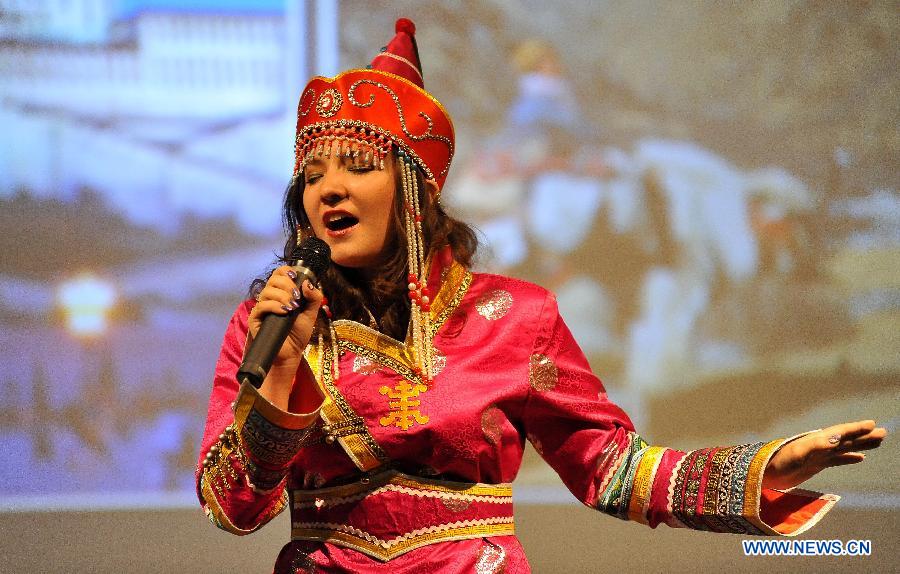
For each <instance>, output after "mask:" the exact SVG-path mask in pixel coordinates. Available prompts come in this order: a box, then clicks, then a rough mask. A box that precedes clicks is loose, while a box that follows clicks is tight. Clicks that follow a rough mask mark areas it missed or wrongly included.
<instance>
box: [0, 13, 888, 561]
mask: <svg viewBox="0 0 900 574" xmlns="http://www.w3.org/2000/svg"><path fill="white" fill-rule="evenodd" d="M399 16H408V17H410V18H412V19H413V20H414V21H415V22H416V25H417V39H418V44H419V49H420V55H421V60H422V64H423V67H424V70H423V71H424V77H425V85H426V87H427V89H428V90H429V91H430V92H431V93H433V94H434V95H435V96H436V97H437V98H438V99H439V100H440V101H441V102H442V103H443V104H444V105H445V106H446V107H447V108H448V110H449V112H450V114H451V116H452V117H453V119H454V122H455V126H456V131H457V146H456V147H457V154H456V157H455V159H454V165H453V168H452V169H451V170H450V176H449V179H448V180H447V184H446V187H445V190H444V193H443V195H442V198H443V201H444V203H445V205H447V206H448V209H450V210H451V211H452V212H453V213H454V214H455V215H457V216H458V217H461V218H462V219H464V220H466V221H469V222H471V223H474V224H475V226H476V227H477V228H478V230H479V232H480V233H481V238H482V240H483V242H484V245H483V249H482V253H481V257H480V259H479V261H478V270H481V271H488V272H495V273H503V274H508V275H513V276H517V277H521V278H524V279H527V280H529V281H533V282H535V283H538V284H540V285H543V286H545V287H547V288H549V289H551V290H552V291H554V292H555V293H556V294H557V295H558V298H559V303H560V308H561V311H562V314H563V316H564V317H565V318H566V320H567V322H568V324H569V326H570V328H571V329H572V331H573V332H574V334H575V336H576V339H577V340H578V342H579V343H580V344H581V346H582V348H583V350H584V351H585V353H586V354H587V355H588V357H589V359H590V361H591V364H592V366H593V367H594V370H595V372H596V373H597V375H598V376H599V377H600V378H601V379H602V380H603V381H604V384H605V385H606V387H607V390H608V392H609V396H610V397H611V398H612V400H614V401H616V402H618V403H619V404H621V405H622V406H623V408H625V410H626V411H627V412H628V413H629V414H630V415H631V416H632V418H633V419H634V421H635V424H636V425H637V427H638V430H639V432H641V434H642V435H644V436H645V437H647V438H648V440H650V441H651V442H653V443H654V444H666V445H670V446H673V447H677V448H682V449H689V448H696V447H700V446H710V445H712V444H713V443H722V444H726V443H735V442H747V441H752V440H763V439H767V438H772V437H776V436H790V435H793V434H796V433H798V432H801V431H805V430H809V429H814V428H820V427H822V426H826V425H829V424H833V423H836V422H841V421H844V420H857V419H860V418H875V419H876V420H878V421H879V423H880V424H883V425H885V426H887V427H888V430H889V431H895V430H896V426H897V421H898V417H900V415H898V410H900V409H898V405H900V352H898V349H900V193H898V185H900V171H898V168H897V158H898V148H900V132H898V128H897V126H898V119H900V99H898V97H897V94H898V88H900V73H898V71H897V70H898V61H900V59H898V51H900V44H898V38H897V37H898V31H900V20H898V16H897V5H896V3H893V2H888V1H885V2H868V3H844V2H834V3H818V2H804V1H794V2H776V1H771V2H769V1H766V2H754V3H736V4H735V3H719V2H711V1H696V2H689V3H688V2H652V1H633V2H625V3H622V2H608V1H601V2H597V1H592V2H587V1H584V2H575V1H571V2H561V3H547V2H537V1H532V0H521V1H512V0H491V1H486V2H475V1H471V0H469V1H467V0H459V1H455V2H441V1H437V0H418V1H412V0H400V1H395V2H387V1H371V2H362V1H338V0H307V1H304V0H261V1H250V0H230V1H224V0H219V1H213V0H183V1H175V0H65V1H64V0H32V1H28V2H25V1H20V0H0V134H2V135H0V366H2V374H0V389H2V390H0V444H2V445H3V446H2V448H0V511H3V510H5V511H14V512H18V513H23V512H26V513H27V512H40V511H42V510H47V509H54V510H56V509H70V510H75V511H84V510H89V509H118V508H121V509H134V508H136V507H140V508H145V509H151V510H152V509H165V508H191V507H194V506H196V504H197V503H196V499H195V495H194V485H193V481H194V469H195V465H196V461H197V450H198V448H199V443H200V437H201V433H202V430H203V424H204V420H205V412H206V401H207V398H208V396H209V391H210V388H211V382H212V373H213V369H214V366H215V361H216V357H217V354H218V350H219V345H220V343H221V340H222V335H223V333H224V329H225V326H226V323H227V321H228V319H229V317H230V316H231V313H232V311H233V310H234V308H235V307H236V306H237V305H238V304H239V303H240V302H241V301H242V300H243V299H244V298H245V296H246V292H247V287H248V285H249V283H250V281H252V279H253V278H255V277H257V276H259V275H262V274H264V273H265V272H266V271H267V269H269V268H270V266H271V264H272V262H273V261H274V258H275V253H276V252H278V251H279V250H280V248H281V246H282V244H283V239H282V237H283V236H282V231H281V222H280V203H281V198H282V194H283V192H284V189H285V186H286V184H287V183H288V180H289V178H290V174H291V169H292V165H293V137H294V124H295V114H296V103H297V98H298V96H299V94H300V90H301V89H302V87H303V85H304V84H305V82H306V80H307V79H308V78H309V77H310V76H312V75H314V74H320V75H333V74H335V73H337V72H339V71H341V70H344V69H347V68H350V67H364V66H365V65H366V64H367V63H368V62H369V60H370V59H371V58H372V56H373V55H374V54H375V53H376V51H377V48H378V47H379V46H380V45H381V44H380V42H384V41H386V40H387V39H388V38H389V36H390V33H391V32H392V31H393V25H394V20H395V19H396V18H397V17H399ZM891 442H893V441H891V440H890V439H889V440H888V441H887V442H886V443H885V446H884V447H883V448H882V449H881V451H879V452H876V453H874V454H873V455H872V456H870V460H868V461H867V462H866V464H864V465H862V467H860V468H855V469H837V470H834V471H831V472H829V473H826V474H825V475H824V476H821V477H817V478H816V479H814V481H812V482H811V485H810V486H811V487H812V488H819V489H823V490H827V491H828V492H835V493H838V494H841V495H842V496H844V497H845V500H844V502H842V503H841V504H844V505H847V506H848V507H849V508H863V509H870V510H871V509H874V510H875V511H879V512H885V513H890V512H891V511H893V512H896V510H897V509H898V508H900V479H898V478H897V477H898V475H897V473H896V471H895V469H894V465H893V462H892V461H896V459H897V455H898V449H897V448H896V446H894V445H892V444H891ZM516 487H517V500H518V501H519V503H520V505H524V506H526V507H527V506H528V505H529V504H548V503H549V504H560V505H563V504H567V503H569V502H570V501H571V496H570V495H568V493H567V492H565V489H564V487H563V486H562V484H561V482H560V481H559V480H558V478H556V476H555V475H554V474H553V471H552V470H551V469H550V468H549V467H547V466H546V465H545V464H543V463H542V462H541V461H540V459H539V457H537V455H536V454H534V452H533V451H530V452H529V454H528V456H527V458H526V462H525V464H524V466H523V468H522V472H521V473H520V478H519V480H518V481H517V484H516ZM0 516H2V514H0ZM10 516H11V515H10ZM814 533H815V531H814ZM526 548H527V546H526ZM272 560H274V554H273V555H272V556H271V557H266V560H264V561H263V563H264V564H265V563H271V561H272Z"/></svg>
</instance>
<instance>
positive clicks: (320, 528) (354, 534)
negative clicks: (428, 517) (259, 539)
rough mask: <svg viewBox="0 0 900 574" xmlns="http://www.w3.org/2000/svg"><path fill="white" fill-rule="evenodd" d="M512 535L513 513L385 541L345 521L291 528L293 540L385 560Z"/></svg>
mask: <svg viewBox="0 0 900 574" xmlns="http://www.w3.org/2000/svg"><path fill="white" fill-rule="evenodd" d="M512 534H515V526H514V524H513V517H512V516H497V517H492V518H484V519H479V520H464V521H460V522H450V523H447V524H440V525H437V526H429V527H427V528H421V529H419V530H414V531H412V532H410V533H408V534H404V535H402V536H398V537H397V538H394V539H392V540H381V539H380V538H376V537H375V536H372V535H371V534H369V533H367V532H363V531H362V530H359V529H357V528H353V527H352V526H347V525H344V524H333V523H323V522H298V523H295V524H294V525H293V528H292V529H291V538H292V539H293V540H317V541H321V542H330V543H333V544H337V545H338V546H345V547H348V548H353V549H355V550H359V551H360V552H362V553H364V554H368V555H369V556H371V557H373V558H377V559H379V560H381V561H384V562H387V561H388V560H391V559H392V558H396V557H397V556H400V555H401V554H405V553H406V552H409V551H410V550H415V549H416V548H420V547H422V546H426V545H428V544H434V543H435V542H447V541H450V540H466V539H471V538H488V537H491V536H509V535H512Z"/></svg>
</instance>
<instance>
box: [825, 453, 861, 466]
mask: <svg viewBox="0 0 900 574" xmlns="http://www.w3.org/2000/svg"><path fill="white" fill-rule="evenodd" d="M864 460H866V455H864V454H863V453H861V452H845V453H843V454H838V455H835V456H833V457H831V458H829V459H828V460H827V461H826V462H825V466H826V467H828V466H845V465H848V464H857V463H860V462H862V461H864Z"/></svg>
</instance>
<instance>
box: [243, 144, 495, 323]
mask: <svg viewBox="0 0 900 574" xmlns="http://www.w3.org/2000/svg"><path fill="white" fill-rule="evenodd" d="M393 157H394V158H396V155H394V156H393ZM394 161H399V160H396V159H394ZM396 171H397V182H396V190H397V191H396V195H395V196H394V210H393V217H392V218H391V224H390V236H389V238H388V241H389V244H388V245H387V249H388V250H389V252H390V253H391V256H390V258H389V259H388V261H387V262H386V263H385V264H384V265H383V266H381V268H380V269H381V271H380V272H379V273H378V274H377V275H376V276H375V277H374V278H371V279H367V278H365V277H364V276H363V275H362V273H361V272H360V271H358V270H356V269H352V268H348V267H341V266H340V265H332V266H331V267H330V268H329V269H328V271H326V272H325V274H324V276H323V277H321V278H320V283H321V285H322V289H323V291H324V292H325V294H326V296H327V297H328V304H329V307H330V308H331V312H332V315H333V317H334V319H350V320H353V321H357V322H359V323H363V324H368V323H369V314H368V312H367V311H366V309H367V308H368V309H369V310H371V311H372V314H373V315H375V317H376V318H377V319H378V322H379V327H380V330H381V331H382V332H383V333H384V334H386V335H388V336H390V337H393V338H394V339H397V340H399V341H403V340H405V339H406V330H407V326H408V324H409V315H410V301H409V298H408V297H407V294H406V291H407V282H408V281H407V275H408V273H409V271H408V269H407V245H406V223H405V219H404V212H403V210H404V205H403V196H402V188H401V185H400V181H399V178H400V171H401V170H399V169H398V170H396ZM415 174H416V178H417V179H418V187H419V201H420V205H421V208H422V235H423V238H424V243H425V250H426V255H432V254H434V253H436V252H437V251H439V250H441V249H443V248H445V247H447V246H449V247H450V250H451V252H452V253H453V258H454V259H455V260H456V261H457V262H459V263H460V264H461V265H463V266H465V267H471V265H472V260H473V258H474V256H475V252H476V250H477V249H478V238H477V236H476V235H475V232H474V230H473V229H472V228H471V227H469V225H467V224H466V223H463V222H462V221H459V220H457V219H455V218H453V217H451V216H450V215H448V214H447V212H445V211H444V208H443V207H442V206H441V205H440V203H438V202H436V201H434V198H432V195H431V193H429V191H428V188H427V187H426V186H425V178H424V176H423V175H422V172H421V170H419V169H418V168H416V169H415ZM304 188H305V182H304V179H303V178H302V177H297V178H295V179H293V180H292V182H291V184H289V185H288V188H287V190H286V191H285V194H284V203H283V206H282V222H283V224H284V231H285V235H286V237H287V240H286V241H285V244H284V252H283V255H282V256H281V257H280V258H279V264H284V263H285V262H287V261H289V260H290V256H291V253H292V252H293V250H294V247H295V246H296V245H297V240H298V238H297V236H298V234H300V241H302V240H303V239H306V237H309V236H311V235H312V228H311V227H310V223H309V218H308V217H307V215H306V212H305V211H304V209H303V191H304ZM269 275H271V271H270V272H269V273H267V274H266V277H267V278H268V276H269ZM264 285H265V279H261V278H260V279H256V280H255V281H254V282H253V283H252V284H251V285H250V294H251V296H256V295H257V294H258V293H259V291H261V290H262V287H263V286H264ZM326 336H327V334H326Z"/></svg>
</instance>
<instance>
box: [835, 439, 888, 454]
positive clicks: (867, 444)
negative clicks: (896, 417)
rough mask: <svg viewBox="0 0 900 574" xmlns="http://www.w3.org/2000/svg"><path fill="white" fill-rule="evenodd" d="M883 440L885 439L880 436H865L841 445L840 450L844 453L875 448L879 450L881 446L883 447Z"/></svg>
mask: <svg viewBox="0 0 900 574" xmlns="http://www.w3.org/2000/svg"><path fill="white" fill-rule="evenodd" d="M882 440H884V439H883V438H882V437H878V436H865V437H862V438H858V439H854V440H850V441H845V442H843V443H841V446H840V447H839V448H838V450H839V451H843V452H850V451H854V450H872V449H873V448H878V447H879V446H881V441H882Z"/></svg>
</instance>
